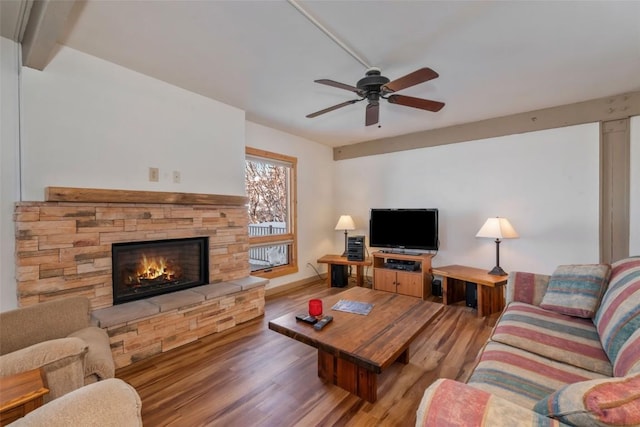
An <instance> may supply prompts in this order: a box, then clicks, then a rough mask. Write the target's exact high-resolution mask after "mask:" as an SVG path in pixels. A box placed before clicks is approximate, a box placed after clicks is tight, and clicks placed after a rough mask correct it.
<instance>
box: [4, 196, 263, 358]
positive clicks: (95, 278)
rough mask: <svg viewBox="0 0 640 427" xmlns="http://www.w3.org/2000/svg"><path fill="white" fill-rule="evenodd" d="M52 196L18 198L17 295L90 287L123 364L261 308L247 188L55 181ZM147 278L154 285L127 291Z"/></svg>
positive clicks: (35, 296) (49, 295) (34, 298)
mask: <svg viewBox="0 0 640 427" xmlns="http://www.w3.org/2000/svg"><path fill="white" fill-rule="evenodd" d="M45 200H46V201H45V202H19V203H16V207H15V215H14V218H15V224H16V279H17V291H18V302H19V304H20V306H23V307H24V306H27V305H32V304H38V303H40V302H44V301H48V300H52V299H58V298H65V297H67V296H72V295H80V296H85V297H87V298H88V299H89V300H90V304H91V309H92V318H93V320H94V321H95V322H96V324H97V325H98V326H100V327H102V328H104V329H105V330H106V331H107V333H108V334H109V340H110V343H111V352H112V354H113V358H114V361H115V364H116V368H120V367H123V366H127V365H129V364H131V363H133V362H135V361H137V360H141V359H144V358H147V357H150V356H152V355H154V354H158V353H162V352H165V351H168V350H171V349H173V348H176V347H179V346H182V345H184V344H187V343H190V342H193V341H195V340H198V339H200V338H201V337H204V336H207V335H210V334H215V333H218V332H221V331H224V330H226V329H229V328H232V327H234V326H236V325H237V324H240V323H243V322H247V321H249V320H251V319H255V318H256V317H259V316H262V315H264V298H265V287H266V284H267V283H268V280H266V279H260V278H257V277H252V276H250V269H249V237H248V214H247V208H246V203H247V199H246V197H242V196H225V195H209V194H191V193H164V192H148V191H128V190H99V189H86V188H66V187H48V188H47V189H46V193H45ZM195 242H197V243H195ZM167 243H169V249H167V245H166V244H167ZM121 251H122V252H124V254H123V256H124V259H116V260H115V264H116V265H115V266H114V255H115V257H116V258H120V255H122V254H121V253H120V252H121ZM189 252H190V253H191V255H194V256H195V257H196V258H200V259H199V260H198V262H196V263H194V262H193V261H192V258H193V257H192V256H189V257H183V255H184V254H185V253H189ZM196 252H197V253H198V254H197V255H196ZM140 257H142V258H143V262H142V264H143V266H144V264H145V261H144V258H145V257H146V264H147V265H146V270H147V271H146V272H145V271H142V272H138V264H140V261H139V258H140ZM151 258H154V260H153V262H151ZM133 259H135V260H133ZM160 259H162V260H160ZM175 264H178V265H179V266H178V267H174V265H175ZM196 264H197V266H196V267H194V265H196ZM113 268H115V269H116V270H115V271H116V273H115V274H114V270H113ZM175 270H178V271H177V272H176V271H175ZM152 272H153V274H151V273H152ZM157 273H160V274H157ZM178 273H179V274H178ZM152 275H155V277H153V278H152V277H150V276H152ZM129 276H130V277H129ZM196 276H197V277H196ZM121 280H122V282H120V281H121ZM115 283H118V285H117V286H122V287H124V288H126V289H125V290H124V295H125V296H124V297H123V298H124V300H123V301H120V300H119V298H120V297H119V296H116V297H115V298H116V301H115V302H116V303H117V304H115V305H114V284H115ZM142 285H148V289H150V292H151V293H152V294H153V295H146V296H147V297H146V298H144V299H137V300H135V301H133V300H130V299H129V298H133V297H137V296H138V295H137V294H138V293H140V292H139V288H142V287H143V286H142ZM183 286H186V287H187V288H186V289H185V288H184V287H183ZM192 286H193V287H192ZM160 291H162V292H164V291H170V293H164V294H161V295H159V294H157V293H156V292H160ZM115 293H118V292H115ZM120 302H122V303H120Z"/></svg>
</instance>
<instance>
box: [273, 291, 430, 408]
mask: <svg viewBox="0 0 640 427" xmlns="http://www.w3.org/2000/svg"><path fill="white" fill-rule="evenodd" d="M341 299H346V300H352V301H360V302H369V303H372V304H373V310H371V312H370V313H369V314H368V315H360V314H353V313H345V312H342V311H336V310H331V307H332V306H333V305H334V304H335V303H336V302H338V300H341ZM322 302H323V306H324V315H331V316H333V322H331V323H329V324H328V325H327V326H325V328H324V329H322V330H321V331H317V330H315V329H314V328H313V326H312V325H309V324H306V323H304V322H300V321H296V318H295V315H296V314H304V313H305V312H306V311H307V304H304V305H300V306H299V307H297V308H296V309H295V310H294V311H292V312H291V313H289V314H285V315H284V316H281V317H279V318H277V319H275V320H272V321H270V322H269V329H271V330H273V331H276V332H279V333H281V334H283V335H286V336H288V337H290V338H293V339H295V340H297V341H300V342H303V343H305V344H308V345H310V346H312V347H315V348H317V349H318V376H319V377H321V378H322V379H324V380H327V381H330V382H332V383H333V384H335V385H337V386H339V387H342V388H343V389H345V390H347V391H349V392H351V393H353V394H355V395H357V396H358V397H360V398H362V399H365V400H367V401H369V402H375V401H376V400H377V398H378V374H380V373H381V372H382V371H383V370H384V369H386V368H387V367H389V365H391V364H392V363H393V362H395V361H399V362H402V363H408V362H409V346H410V344H411V342H412V341H413V340H414V339H415V338H416V337H417V336H418V335H419V334H420V333H421V332H422V331H423V330H424V329H425V328H426V327H427V326H428V325H429V323H431V322H432V321H433V320H434V319H435V317H436V316H437V315H438V314H439V313H440V312H441V311H442V310H443V306H442V305H441V304H436V303H432V302H429V301H423V300H422V299H420V298H414V297H409V296H404V295H398V294H394V293H390V292H384V291H376V290H371V289H367V288H360V287H354V288H351V289H349V290H346V291H344V292H341V293H339V294H335V295H332V296H328V297H326V298H322Z"/></svg>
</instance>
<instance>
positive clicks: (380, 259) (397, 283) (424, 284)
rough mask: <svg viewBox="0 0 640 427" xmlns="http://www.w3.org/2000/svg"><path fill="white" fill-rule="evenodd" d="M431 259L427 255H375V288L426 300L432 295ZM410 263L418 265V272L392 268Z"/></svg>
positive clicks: (380, 253) (431, 256) (430, 256)
mask: <svg viewBox="0 0 640 427" xmlns="http://www.w3.org/2000/svg"><path fill="white" fill-rule="evenodd" d="M431 258H433V255H432V254H426V253H416V254H407V253H393V252H390V251H378V252H374V253H373V288H374V289H377V290H379V291H387V292H394V293H397V294H402V295H409V296H413V297H418V298H422V299H425V298H426V297H428V296H429V295H431ZM402 261H410V262H415V263H416V264H417V269H416V270H403V269H396V268H390V267H389V264H391V263H393V262H400V263H401V262H402Z"/></svg>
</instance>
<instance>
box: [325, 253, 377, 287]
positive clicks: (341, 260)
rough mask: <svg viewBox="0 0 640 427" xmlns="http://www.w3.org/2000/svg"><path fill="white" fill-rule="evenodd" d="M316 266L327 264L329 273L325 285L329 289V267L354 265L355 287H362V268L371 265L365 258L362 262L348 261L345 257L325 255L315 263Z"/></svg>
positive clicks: (330, 284) (331, 284)
mask: <svg viewBox="0 0 640 427" xmlns="http://www.w3.org/2000/svg"><path fill="white" fill-rule="evenodd" d="M316 262H317V263H318V264H329V272H328V273H327V283H328V284H329V287H331V286H333V283H331V266H333V265H355V266H356V285H358V286H363V285H364V267H365V266H370V265H371V264H372V261H371V258H365V259H364V261H350V260H349V259H347V257H346V256H340V255H325V256H323V257H322V258H319V259H318V260H317V261H316Z"/></svg>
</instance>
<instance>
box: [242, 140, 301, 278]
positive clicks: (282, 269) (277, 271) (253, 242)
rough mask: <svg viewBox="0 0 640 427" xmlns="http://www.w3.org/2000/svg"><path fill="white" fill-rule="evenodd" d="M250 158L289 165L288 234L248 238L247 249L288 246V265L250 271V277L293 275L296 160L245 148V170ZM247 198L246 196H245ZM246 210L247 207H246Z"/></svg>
mask: <svg viewBox="0 0 640 427" xmlns="http://www.w3.org/2000/svg"><path fill="white" fill-rule="evenodd" d="M250 158H258V159H264V160H265V161H266V162H269V161H272V162H278V163H285V164H287V165H289V188H288V190H287V200H288V205H289V206H288V221H289V224H287V225H288V227H287V228H288V232H287V233H284V234H273V235H268V236H254V237H252V236H249V247H252V246H270V245H273V246H276V245H288V246H289V251H288V252H289V263H288V264H285V265H282V266H276V267H271V268H269V269H265V270H257V271H252V272H251V275H252V276H257V277H264V278H267V279H270V278H274V277H280V276H285V275H287V274H293V273H297V272H298V239H297V236H298V216H297V205H298V197H297V187H298V185H297V173H298V159H297V158H296V157H292V156H287V155H284V154H279V153H274V152H271V151H266V150H262V149H258V148H252V147H245V168H246V161H247V160H250ZM246 180H247V176H246V172H245V187H246ZM247 196H248V194H247ZM247 209H249V207H248V206H247ZM249 225H250V224H248V225H247V235H248V234H249Z"/></svg>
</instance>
